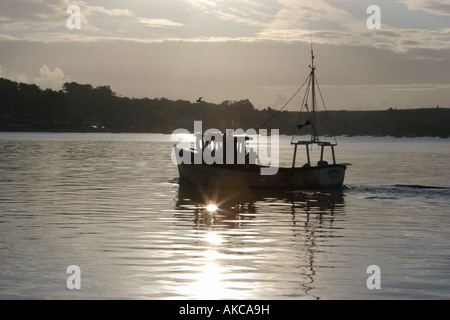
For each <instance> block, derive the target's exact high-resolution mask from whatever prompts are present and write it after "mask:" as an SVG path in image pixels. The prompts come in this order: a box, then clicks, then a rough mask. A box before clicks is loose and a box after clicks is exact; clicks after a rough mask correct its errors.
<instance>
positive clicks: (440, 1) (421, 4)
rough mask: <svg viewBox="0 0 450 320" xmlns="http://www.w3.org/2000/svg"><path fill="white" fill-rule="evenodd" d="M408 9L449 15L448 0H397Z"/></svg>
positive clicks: (449, 5) (449, 3) (449, 6)
mask: <svg viewBox="0 0 450 320" xmlns="http://www.w3.org/2000/svg"><path fill="white" fill-rule="evenodd" d="M399 1H400V2H401V3H403V4H405V5H406V7H407V8H408V10H420V11H426V12H430V13H434V14H439V15H446V16H448V15H450V2H449V1H448V0H399Z"/></svg>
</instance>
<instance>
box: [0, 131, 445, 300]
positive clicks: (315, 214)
mask: <svg viewBox="0 0 450 320" xmlns="http://www.w3.org/2000/svg"><path fill="white" fill-rule="evenodd" d="M281 142H282V143H286V147H283V148H282V149H281V162H282V164H289V163H290V157H291V149H290V147H289V145H288V143H289V138H288V137H286V138H283V139H281ZM338 142H339V146H338V148H337V158H338V161H340V162H349V163H352V165H351V166H349V168H348V170H347V176H346V181H345V184H346V185H345V187H344V188H343V189H342V190H341V191H337V192H336V191H334V192H331V191H330V192H328V191H327V192H318V191H314V190H294V191H291V192H280V191H278V192H275V191H273V190H272V191H270V190H269V191H258V192H256V191H252V190H237V189H235V190H231V191H230V190H219V191H217V190H206V191H205V190H204V191H203V193H201V192H197V191H195V190H193V189H192V188H185V187H183V186H180V185H179V184H178V181H177V176H178V173H177V169H176V166H175V165H173V164H172V162H171V160H170V151H171V146H172V145H173V142H171V141H170V136H169V135H153V134H104V133H103V134H54V133H0V298H2V299H122V298H123V299H449V298H450V285H449V283H450V244H449V235H450V233H449V230H450V197H449V196H450V185H449V180H450V170H449V169H450V166H449V162H448V158H449V155H450V144H449V142H448V140H445V139H435V138H414V139H412V138H411V139H406V138H402V139H395V138H390V137H386V138H373V137H352V138H350V137H340V138H338ZM210 203H214V204H216V205H217V206H218V209H217V210H215V211H214V210H213V208H210V209H211V210H212V212H210V211H209V210H208V208H206V206H207V205H208V204H210ZM70 265H77V266H79V267H80V270H81V277H80V279H81V289H80V290H69V289H68V288H67V285H66V281H67V279H68V277H69V276H70V274H67V273H66V270H67V268H68V266H70ZM370 265H377V266H379V268H380V270H381V278H380V281H381V289H378V290H377V289H374V290H369V289H368V288H367V285H366V282H367V279H368V278H369V276H371V274H368V273H366V270H367V267H368V266H370Z"/></svg>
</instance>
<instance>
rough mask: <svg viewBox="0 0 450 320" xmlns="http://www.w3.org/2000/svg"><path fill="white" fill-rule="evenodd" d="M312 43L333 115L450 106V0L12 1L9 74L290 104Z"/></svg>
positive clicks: (132, 93) (1, 40) (0, 46)
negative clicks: (76, 23)
mask: <svg viewBox="0 0 450 320" xmlns="http://www.w3.org/2000/svg"><path fill="white" fill-rule="evenodd" d="M71 5H77V6H78V7H79V8H80V15H79V22H80V28H79V29H78V28H72V27H71V28H69V27H68V24H67V21H68V20H69V22H71V23H72V22H74V21H76V17H75V16H72V14H74V12H73V11H70V12H69V13H68V12H67V8H68V7H69V6H71ZM371 5H376V6H378V7H379V8H380V15H379V17H380V19H379V22H380V25H379V27H380V28H369V26H371V25H372V22H374V21H375V20H373V19H374V16H373V14H375V12H374V11H372V10H370V11H368V8H369V6H371ZM74 19H75V20H74ZM368 20H369V21H368ZM368 22H369V23H368ZM311 40H312V42H311ZM311 43H312V46H313V49H314V56H315V64H316V67H317V69H316V75H317V80H318V82H319V85H320V89H321V93H322V96H323V98H324V101H325V105H326V108H327V109H328V110H386V109H388V108H391V107H392V108H397V109H404V108H422V107H436V106H437V105H439V106H440V107H448V108H450V0H370V1H366V0H313V1H310V0H247V1H244V0H147V1H144V0H127V1H124V0H109V1H97V0H86V1H72V0H45V1H44V0H2V1H1V2H0V77H5V78H8V79H11V80H15V81H19V82H26V83H35V84H37V85H38V86H40V87H41V88H43V89H44V88H51V89H54V90H59V89H61V86H62V84H63V83H64V82H71V81H74V82H78V83H83V84H85V83H89V84H92V85H93V86H101V85H109V86H110V87H111V89H112V90H113V91H114V92H116V93H117V94H118V95H119V96H124V97H130V98H132V97H134V98H143V97H148V98H168V99H171V100H178V99H182V100H189V101H192V102H194V101H195V100H196V99H197V98H198V97H204V100H205V101H208V102H213V103H220V102H222V101H224V100H231V101H237V100H241V99H249V100H250V101H251V102H252V103H253V105H254V106H255V107H257V108H266V107H268V106H270V107H271V108H274V109H278V108H280V107H282V106H283V105H284V103H285V102H286V101H288V100H289V99H290V98H291V96H292V95H293V94H294V93H295V92H296V91H297V89H298V88H299V87H300V86H301V85H302V83H303V82H304V81H305V79H306V78H307V76H308V74H309V72H310V69H309V65H310V63H311V58H310V57H311V54H310V50H311ZM300 103H301V98H300V97H299V98H298V99H297V100H295V99H294V100H293V101H292V102H291V103H290V104H289V106H288V107H287V108H286V110H299V109H300Z"/></svg>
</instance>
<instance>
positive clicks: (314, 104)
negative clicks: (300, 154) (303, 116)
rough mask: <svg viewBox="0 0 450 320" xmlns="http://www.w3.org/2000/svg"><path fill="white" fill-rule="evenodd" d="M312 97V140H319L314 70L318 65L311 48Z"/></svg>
mask: <svg viewBox="0 0 450 320" xmlns="http://www.w3.org/2000/svg"><path fill="white" fill-rule="evenodd" d="M311 61H312V63H311V99H312V121H311V140H312V141H317V132H316V88H315V83H316V79H315V77H314V71H315V69H316V67H315V66H314V53H313V51H312V50H311Z"/></svg>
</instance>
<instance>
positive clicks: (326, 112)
mask: <svg viewBox="0 0 450 320" xmlns="http://www.w3.org/2000/svg"><path fill="white" fill-rule="evenodd" d="M315 80H316V82H317V88H318V89H319V94H320V99H321V100H322V104H323V108H324V109H325V115H326V117H327V120H328V124H329V125H330V128H331V134H332V135H333V137H334V143H335V144H337V140H336V135H335V133H334V128H333V124H332V122H331V120H330V116H329V114H328V110H327V107H326V106H325V100H324V99H323V96H322V91H320V86H319V81H318V80H317V77H316V79H315Z"/></svg>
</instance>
